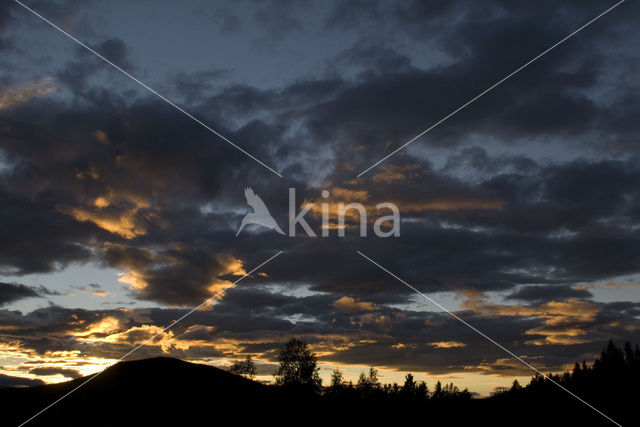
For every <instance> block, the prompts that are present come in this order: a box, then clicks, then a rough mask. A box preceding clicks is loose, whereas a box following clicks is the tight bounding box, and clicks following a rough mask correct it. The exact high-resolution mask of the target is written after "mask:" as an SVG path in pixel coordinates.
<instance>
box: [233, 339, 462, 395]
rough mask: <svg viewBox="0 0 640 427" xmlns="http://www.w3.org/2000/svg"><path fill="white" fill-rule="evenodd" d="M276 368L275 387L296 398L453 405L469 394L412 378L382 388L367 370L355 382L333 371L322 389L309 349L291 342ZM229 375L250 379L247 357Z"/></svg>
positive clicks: (252, 369)
mask: <svg viewBox="0 0 640 427" xmlns="http://www.w3.org/2000/svg"><path fill="white" fill-rule="evenodd" d="M278 360H279V362H280V365H279V367H278V370H277V371H276V373H275V374H274V379H275V384H276V386H278V387H280V388H282V389H286V390H288V391H293V392H295V393H298V394H314V395H316V396H322V397H326V398H328V399H335V400H353V399H361V400H410V401H428V400H434V401H445V400H446V401H453V400H469V399H471V393H470V392H469V390H467V389H466V388H465V389H464V390H460V389H459V388H458V387H457V386H455V385H454V384H453V383H449V384H444V385H443V384H442V383H441V382H440V381H438V382H437V383H436V384H435V386H434V389H433V391H431V390H429V387H428V386H427V384H426V383H425V382H424V381H420V382H418V381H416V380H415V378H414V377H413V375H412V374H407V375H406V376H405V380H404V383H403V384H402V385H399V384H397V383H392V384H383V383H382V382H381V381H380V379H379V378H378V371H377V370H376V369H375V368H373V367H372V368H369V371H368V372H367V373H365V372H362V373H361V374H360V377H359V378H358V381H357V382H356V383H355V384H354V383H353V381H346V380H345V379H344V376H343V374H342V371H340V369H339V368H335V369H334V370H333V372H332V375H331V381H330V384H329V385H328V386H326V387H323V386H322V380H321V378H320V376H319V370H320V368H318V365H317V362H318V359H317V356H316V355H315V354H314V353H313V352H311V350H310V349H309V346H308V345H307V344H306V343H305V342H303V341H301V340H299V339H297V338H292V339H291V340H289V341H288V342H287V343H286V344H285V345H284V346H283V347H282V349H281V350H280V356H279V358H278ZM230 371H231V372H233V373H235V374H239V375H243V376H245V377H247V378H250V379H253V378H254V377H255V375H256V367H255V365H254V363H253V361H252V360H251V357H250V356H249V357H247V359H246V360H244V361H237V362H235V363H234V364H233V366H232V367H231V369H230Z"/></svg>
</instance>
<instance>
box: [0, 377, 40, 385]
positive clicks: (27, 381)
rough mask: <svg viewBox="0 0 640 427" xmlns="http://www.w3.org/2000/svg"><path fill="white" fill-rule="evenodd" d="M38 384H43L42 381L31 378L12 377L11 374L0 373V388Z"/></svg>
mask: <svg viewBox="0 0 640 427" xmlns="http://www.w3.org/2000/svg"><path fill="white" fill-rule="evenodd" d="M38 385H44V381H42V380H39V379H33V378H21V377H12V376H11V375H4V374H0V388H8V387H34V386H38Z"/></svg>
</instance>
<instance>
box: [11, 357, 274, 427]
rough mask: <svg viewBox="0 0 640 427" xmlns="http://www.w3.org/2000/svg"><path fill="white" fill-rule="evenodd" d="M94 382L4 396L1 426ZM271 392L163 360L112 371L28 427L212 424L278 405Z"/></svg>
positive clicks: (213, 371) (203, 368)
mask: <svg viewBox="0 0 640 427" xmlns="http://www.w3.org/2000/svg"><path fill="white" fill-rule="evenodd" d="M90 377H91V376H87V377H83V378H78V379H75V380H72V381H68V382H64V383H59V384H51V385H43V386H37V387H30V388H12V389H3V390H0V411H2V412H1V413H2V420H1V421H0V425H3V426H10V425H15V426H18V425H19V424H20V423H22V422H24V421H25V420H27V419H28V418H29V417H31V416H32V415H34V414H36V413H37V412H38V411H40V410H42V409H43V408H45V407H46V406H47V405H49V404H51V403H52V402H54V401H55V400H56V399H58V398H60V397H61V396H63V395H65V394H66V393H68V392H69V391H71V390H72V389H74V388H75V387H77V386H78V385H80V384H82V383H83V382H85V381H87V380H88V379H89V378H90ZM276 394H277V393H275V391H274V390H271V389H270V388H269V387H267V386H265V385H263V384H261V383H258V382H255V381H251V380H248V379H245V378H243V377H241V376H238V375H234V374H231V373H229V372H226V371H224V370H221V369H218V368H215V367H212V366H208V365H202V364H196V363H189V362H184V361H181V360H178V359H173V358H167V357H158V358H152V359H145V360H137V361H131V362H120V363H117V364H116V365H114V366H111V367H109V368H107V369H106V370H105V371H104V372H102V373H101V374H100V375H98V376H97V377H96V378H95V379H92V380H91V381H89V382H87V383H86V385H83V386H82V387H80V388H79V389H77V390H76V391H75V392H73V393H72V394H70V395H69V396H67V397H66V398H64V399H63V400H62V401H60V402H59V403H58V404H56V405H54V406H53V407H51V408H50V409H48V410H47V411H45V412H44V413H43V414H41V415H39V416H38V417H36V418H35V419H34V420H32V421H31V422H29V423H28V424H27V426H58V425H69V426H71V425H73V426H75V425H83V426H102V425H104V426H114V425H115V426H124V425H139V426H144V425H174V421H175V422H178V423H179V424H175V425H180V424H182V422H183V421H185V420H187V419H189V420H191V421H196V420H197V421H199V420H207V419H212V417H213V414H212V410H214V409H215V410H223V409H224V410H225V411H226V410H229V409H230V408H232V407H239V406H241V404H242V403H243V402H247V401H253V402H258V403H259V404H260V405H263V404H264V405H266V404H269V403H270V402H272V401H274V400H275V395H276Z"/></svg>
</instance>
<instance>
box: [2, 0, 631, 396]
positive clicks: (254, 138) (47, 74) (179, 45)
mask: <svg viewBox="0 0 640 427" xmlns="http://www.w3.org/2000/svg"><path fill="white" fill-rule="evenodd" d="M24 4H25V5H27V6H28V7H29V8H32V9H33V10H34V11H36V12H37V13H39V14H41V15H42V16H43V17H44V18H46V19H48V20H50V21H51V22H52V23H54V24H55V25H57V26H59V27H60V29H62V30H64V31H66V32H67V33H69V34H70V35H72V36H73V37H76V38H77V39H78V40H80V41H82V42H83V43H86V44H87V45H88V46H90V47H91V48H92V49H94V50H95V51H96V52H98V53H99V54H100V55H102V56H104V57H105V58H106V59H108V60H109V61H111V62H112V63H113V64H115V65H117V66H118V67H121V69H123V70H125V71H126V72H127V73H130V74H131V75H132V76H134V77H135V78H137V79H139V81H140V82H143V83H144V84H146V85H148V86H149V87H151V88H153V89H154V90H156V91H157V92H158V93H160V94H162V96H164V97H165V98H166V99H168V100H170V101H171V102H173V103H175V105H177V106H179V107H180V108H182V109H184V111H186V112H188V113H189V114H191V115H192V116H193V117H194V118H197V120H199V121H201V123H197V122H196V121H194V120H192V118H190V117H187V116H186V115H185V114H183V113H182V112H180V111H178V110H177V109H176V108H174V107H173V106H171V105H169V104H168V103H167V102H165V101H163V100H162V99H159V98H158V97H157V96H155V95H154V94H152V93H150V92H149V91H148V90H147V89H145V88H144V87H142V86H141V85H140V84H138V83H137V82H135V81H133V80H132V79H131V78H129V77H127V76H126V75H124V74H123V73H121V72H119V71H118V70H116V69H114V68H113V67H112V66H110V65H109V64H107V63H106V62H105V61H103V60H101V59H100V58H98V57H96V56H95V55H94V54H92V53H91V52H89V51H87V50H86V49H84V48H83V47H81V46H79V45H78V44H77V43H75V42H74V41H73V40H72V39H70V38H69V37H67V36H65V35H64V34H62V33H61V32H60V31H57V30H56V29H54V28H53V27H51V26H50V25H48V24H47V23H45V22H43V20H41V19H40V18H38V17H37V16H35V15H34V14H33V13H31V12H30V11H28V10H26V9H25V8H23V7H21V6H20V5H19V4H18V3H15V2H12V1H6V2H3V3H2V4H0V201H1V205H0V206H1V207H0V224H1V226H0V242H1V243H2V244H1V245H0V386H7V385H33V384H41V383H43V382H44V383H54V382H60V381H65V380H69V379H71V378H77V377H78V376H80V375H86V374H89V373H93V372H97V371H99V370H101V369H103V368H105V367H106V366H109V365H110V364H111V363H114V362H115V361H117V360H118V359H119V358H120V357H122V356H123V355H124V354H126V353H127V352H128V351H129V350H131V349H132V348H133V347H135V346H136V345H138V344H141V343H143V342H145V341H146V340H148V339H149V338H151V337H153V336H154V335H156V334H158V336H157V337H156V338H154V339H153V340H152V341H151V342H149V343H147V344H146V345H144V346H143V347H141V348H140V350H138V351H136V352H135V353H134V354H132V355H131V356H130V357H128V359H137V358H145V357H152V356H159V355H164V356H171V357H178V358H181V359H184V360H190V361H194V362H200V363H208V364H212V365H215V366H221V367H226V366H229V365H230V364H231V363H233V361H234V360H237V359H240V358H244V357H246V356H247V355H251V356H252V357H253V358H254V360H256V361H257V363H258V368H259V374H260V375H259V378H260V379H261V380H270V379H271V378H272V375H271V374H272V373H273V371H274V370H275V367H276V364H277V356H278V351H279V348H280V347H281V346H282V344H283V343H284V342H286V341H287V340H288V339H289V338H291V337H298V338H301V339H303V340H304V341H306V342H307V343H309V345H310V346H311V349H312V350H313V351H314V352H316V353H317V354H318V357H319V363H320V366H321V376H322V377H323V378H324V379H325V382H327V379H328V377H329V374H330V371H331V370H332V369H333V368H334V367H336V366H338V367H340V368H341V369H342V370H343V371H344V373H345V376H346V377H347V378H349V379H352V380H357V377H358V375H359V373H360V372H361V371H364V370H367V369H368V368H369V367H371V366H373V367H376V368H377V369H379V371H380V377H381V380H382V381H383V382H394V381H395V382H400V383H401V382H402V381H403V378H404V375H405V374H406V373H407V372H412V373H413V374H414V375H415V376H416V377H417V378H418V379H420V380H425V381H427V383H428V384H429V385H430V386H431V387H433V385H434V383H435V382H436V381H438V380H442V381H446V382H450V381H453V382H455V383H456V385H458V386H462V387H469V389H470V390H471V391H473V392H475V393H478V394H479V395H487V394H489V393H491V392H492V391H494V390H495V389H496V387H504V386H508V385H509V384H510V383H511V382H512V381H513V379H514V378H518V379H519V380H520V381H521V382H526V381H527V378H528V377H530V376H531V375H533V374H534V372H533V371H532V370H531V369H530V368H528V367H526V366H524V365H523V364H522V363H520V362H519V361H517V360H515V359H514V358H512V357H511V356H509V355H508V354H507V353H505V352H504V351H503V350H501V349H500V348H498V347H496V346H495V345H494V344H492V343H491V342H488V341H487V340H486V339H485V338H484V337H482V336H480V335H479V334H477V333H476V332H474V331H473V330H471V329H470V328H468V327H467V326H465V325H464V324H462V323H461V322H460V321H459V320H458V319H456V318H455V317H454V316H452V315H451V313H453V314H455V316H457V317H459V318H461V319H464V321H466V322H468V323H469V324H470V325H473V326H474V327H475V328H477V329H478V330H480V331H482V332H483V333H485V334H486V335H487V336H489V337H491V338H492V339H494V340H495V341H496V342H498V343H500V344H501V345H503V346H505V347H506V348H508V349H509V350H510V351H512V352H513V353H514V354H516V355H518V357H520V358H521V359H522V360H524V361H526V362H527V363H530V364H531V365H533V366H535V367H536V368H537V369H539V370H541V371H544V372H561V371H563V370H564V369H567V368H569V367H571V366H572V365H573V363H574V362H575V361H578V360H584V359H586V360H591V359H593V357H595V355H596V354H597V353H598V352H599V351H600V350H601V348H602V347H603V346H604V344H605V343H606V341H607V340H608V339H610V338H613V339H614V340H616V341H617V342H620V343H621V342H624V341H627V340H628V341H631V342H632V343H640V318H639V316H640V287H639V286H638V283H639V282H638V279H639V277H640V239H639V238H640V222H639V221H640V186H639V185H638V183H639V182H640V163H639V162H638V160H639V159H640V157H639V154H640V143H639V140H638V131H639V130H640V129H639V128H640V122H639V121H638V120H637V118H638V115H639V114H640V101H639V100H640V96H639V95H640V83H639V82H640V79H638V73H639V72H640V71H639V70H640V53H639V51H638V49H637V46H638V44H639V42H640V40H639V39H640V35H638V32H637V31H635V27H636V26H637V23H636V21H637V16H638V13H639V12H640V10H639V9H638V5H637V3H636V2H630V1H629V2H625V3H623V4H621V5H620V6H618V7H617V8H615V9H614V10H612V11H611V12H610V13H608V14H606V15H605V16H603V17H602V18H601V19H599V20H598V21H596V22H594V23H593V24H591V25H590V26H588V27H587V28H585V29H584V30H582V31H580V32H579V33H577V34H576V35H575V36H573V37H572V38H570V39H568V40H567V41H566V42H564V43H563V44H561V45H559V46H558V47H556V48H555V49H553V50H552V51H550V52H549V53H548V54H546V55H544V56H543V57H541V58H539V59H538V60H536V61H535V62H533V63H531V64H530V65H529V66H527V67H526V68H524V69H523V70H522V71H520V72H518V73H517V74H515V75H513V76H512V77H511V78H509V79H508V80H506V81H504V82H503V83H502V84H500V85H499V86H497V87H496V88H495V89H493V90H492V91H490V92H488V93H486V94H485V95H483V96H482V97H481V98H479V99H478V100H476V101H475V102H474V103H472V104H470V105H469V106H467V107H466V108H464V109H463V110H461V111H459V112H458V113H457V114H455V115H454V116H451V117H450V118H449V119H447V120H446V121H445V122H442V123H441V124H439V125H438V126H436V127H435V128H433V129H432V130H430V131H429V132H428V133H426V134H425V135H423V136H422V137H420V138H419V139H417V140H416V141H415V142H413V143H411V144H410V145H409V146H407V147H406V148H404V149H402V150H400V151H398V152H397V153H396V154H394V155H393V156H391V157H390V158H388V159H387V160H385V161H384V162H382V163H380V164H378V165H377V166H375V167H374V168H372V169H370V170H368V171H367V172H366V173H364V174H361V175H360V176H358V175H359V174H360V173H361V172H363V171H365V170H366V169H367V168H369V167H370V166H372V165H373V164H375V163H376V162H378V161H379V160H380V159H382V158H383V157H385V156H387V155H388V154H391V153H392V152H394V150H396V149H398V148H400V147H401V146H402V145H403V144H404V143H405V142H407V141H409V140H411V139H412V138H413V137H415V136H416V135H418V134H420V133H421V132H423V131H424V130H425V129H427V128H429V127H430V126H431V125H433V124H434V123H436V122H438V121H439V120H440V119H442V118H443V117H445V116H447V115H448V114H449V113H451V112H452V111H454V110H456V109H457V108H458V107H460V106H461V105H463V104H465V103H466V102H467V101H469V100H470V99H472V98H474V97H475V96H476V95H478V94H479V93H481V92H482V91H484V90H485V89H487V88H489V87H490V86H492V85H493V84H494V83H496V82H498V81H499V80H500V79H502V78H503V77H505V76H507V75H509V74H510V73H512V72H513V71H514V70H516V69H518V68H519V67H520V66H522V65H523V64H525V63H527V61H529V60H531V59H532V58H534V57H536V56H537V55H538V54H540V53H541V52H543V51H544V50H545V49H547V48H549V47H550V46H552V45H554V44H555V43H557V42H558V41H560V40H561V39H563V38H564V37H565V36H567V35H568V34H570V33H572V32H573V31H575V30H576V29H577V28H579V27H581V26H582V25H584V24H585V23H587V22H588V21H590V20H591V19H593V18H594V17H596V16H598V15H599V14H600V13H602V12H603V11H604V10H606V9H608V8H609V7H611V6H613V4H614V2H609V1H595V0H593V1H565V2H561V3H558V2H555V1H546V0H543V1H538V2H535V4H533V3H532V2H526V1H520V0H518V1H499V0H491V1H486V2H476V1H471V0H460V1H446V2H445V1H430V2H420V1H408V2H385V1H366V2H364V1H347V2H344V1H311V0H302V1H293V0H291V1H288V0H287V1H284V0H283V1H262V2H256V1H248V0H241V1H236V2H220V1H195V0H192V1H184V2H169V1H148V0H139V1H98V0H88V1H87V0H85V1H78V0H59V1H35V0H25V1H24ZM202 124H206V125H207V126H209V127H211V129H213V130H215V131H216V132H218V133H219V134H221V135H223V136H224V137H225V138H227V139H228V140H229V141H232V142H233V143H234V144H236V145H237V146H238V147H240V148H242V149H243V150H245V151H246V152H248V153H250V154H251V155H252V156H253V157H255V158H256V159H259V160H260V161H261V162H263V163H264V164H266V165H268V166H269V167H270V168H272V169H273V170H274V171H276V172H278V173H279V174H280V175H281V177H279V176H277V175H276V174H274V173H273V172H272V171H270V170H269V169H267V168H265V167H264V166H263V165H261V164H260V163H258V162H256V161H255V160H254V159H252V158H251V157H249V156H247V155H246V154H244V153H243V152H241V151H240V150H238V149H237V148H235V147H233V146H232V145H231V144H229V143H228V141H225V140H223V139H222V138H220V137H219V136H216V135H214V134H213V133H212V132H210V131H209V130H207V129H206V128H204V127H203V126H202ZM247 187H250V188H252V189H253V190H254V191H255V193H256V194H258V195H259V197H260V198H261V199H262V200H263V201H264V203H265V204H266V205H267V206H268V208H269V211H270V213H271V214H272V216H273V218H274V219H275V221H276V222H277V223H279V224H280V226H281V227H282V228H283V229H284V230H285V231H286V230H287V228H288V227H287V222H288V214H289V189H290V188H293V189H295V194H296V202H295V205H294V207H296V209H298V210H301V209H302V208H303V206H304V204H305V203H307V202H314V203H315V207H314V209H312V210H311V211H310V212H309V213H308V214H307V216H306V219H307V221H308V222H309V224H310V225H311V227H312V228H313V229H314V230H315V231H316V233H317V234H318V236H317V237H310V236H308V235H307V234H305V233H304V232H302V230H301V229H300V227H298V233H296V234H295V236H289V235H280V234H278V233H276V232H274V231H273V230H270V229H267V228H264V227H260V226H249V227H248V228H245V229H243V231H242V232H241V233H240V234H239V235H238V236H236V232H237V230H238V228H239V226H240V223H241V221H242V219H243V217H244V216H245V215H246V214H247V213H249V212H250V211H251V208H250V207H249V206H248V204H247V200H246V199H245V191H244V190H245V188H247ZM323 191H328V192H329V196H328V197H327V198H326V199H325V198H323V197H322V196H321V195H322V192H323ZM386 202H390V203H394V204H396V205H397V207H398V209H399V212H400V220H399V224H398V226H399V229H400V235H399V236H390V237H379V236H377V235H375V233H373V229H374V228H373V226H374V222H375V220H376V219H377V218H379V217H380V216H382V215H383V214H384V213H383V212H382V211H381V210H378V209H376V205H377V204H379V203H386ZM321 203H326V204H327V205H328V209H329V213H330V223H331V224H332V225H330V226H329V236H326V237H323V236H322V235H321V233H320V230H321V226H322V223H321V216H322V210H321ZM338 203H345V204H346V203H361V204H362V205H363V206H365V208H366V213H367V219H366V221H365V222H364V224H365V225H366V227H367V228H368V231H369V232H368V235H367V236H366V237H361V236H360V234H359V232H358V230H359V225H360V224H359V222H358V221H357V219H358V218H357V217H354V216H349V217H348V218H347V221H346V224H345V230H344V231H345V236H344V237H341V236H339V235H338V231H337V227H336V224H337V222H336V218H335V214H336V212H337V205H338ZM386 225H387V226H388V225H389V222H387V223H386ZM287 234H288V233H287ZM279 251H283V253H282V254H280V255H279V256H277V257H276V258H274V259H273V260H271V261H269V262H268V263H266V264H264V265H262V266H261V267H259V268H258V269H256V267H258V266H260V265H261V264H262V263H263V262H264V261H265V260H267V259H269V258H271V257H272V256H274V255H275V254H277V253H278V252H279ZM357 251H360V252H361V253H363V254H365V255H367V256H368V257H370V258H371V259H373V260H375V261H376V262H377V263H379V264H380V265H381V266H383V267H384V268H386V269H388V270H389V271H391V272H393V273H394V274H396V275H397V276H398V277H400V278H401V279H402V280H404V281H406V282H407V283H409V284H411V286H413V287H415V288H416V289H417V290H419V291H420V292H422V293H423V294H424V295H425V296H427V297H428V298H431V299H432V300H434V301H436V302H437V303H438V304H440V305H441V307H437V306H435V305H434V304H432V303H430V302H429V301H428V300H426V299H425V298H423V297H422V296H420V295H419V294H417V293H416V292H415V291H414V290H412V289H409V288H408V287H407V286H405V285H404V284H403V283H402V282H401V281H399V280H397V279H395V278H393V277H391V276H390V275H389V274H387V273H385V272H384V271H383V270H381V269H380V268H378V267H377V266H376V265H374V264H372V263H371V262H369V261H368V260H367V259H365V258H363V257H362V256H360V255H359V254H358V253H357ZM254 269H256V270H255V271H253V272H252V270H254ZM250 272H251V273H250ZM247 273H250V274H247ZM238 279H241V280H240V281H238ZM236 281H238V282H237V283H234V282H236ZM225 288H228V289H227V290H226V291H224V292H223V293H222V294H220V295H218V296H217V297H215V299H214V300H213V301H212V303H211V304H205V306H204V307H202V308H201V309H199V310H197V311H196V312H194V313H193V314H191V315H190V316H188V317H187V318H185V319H184V320H182V321H180V322H179V323H178V324H176V325H175V326H174V327H172V328H171V329H169V330H167V331H164V332H162V329H163V328H164V327H165V326H167V325H169V324H171V322H173V321H174V320H176V319H179V318H180V317H181V316H183V315H184V314H186V313H187V312H188V311H190V310H191V309H192V308H193V307H196V306H198V305H200V304H201V303H202V302H204V301H206V300H207V299H209V298H211V297H212V296H214V295H215V294H216V293H218V292H220V291H221V290H223V289H225ZM442 308H444V309H446V310H443V309H442ZM447 311H450V312H451V313H448V312H447Z"/></svg>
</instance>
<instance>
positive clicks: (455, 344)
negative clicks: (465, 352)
mask: <svg viewBox="0 0 640 427" xmlns="http://www.w3.org/2000/svg"><path fill="white" fill-rule="evenodd" d="M429 345H430V346H432V347H435V348H462V347H466V346H467V345H466V344H465V343H463V342H460V341H436V342H430V343H429Z"/></svg>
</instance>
